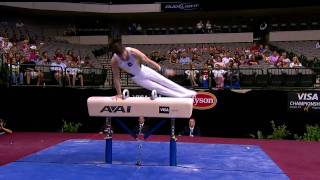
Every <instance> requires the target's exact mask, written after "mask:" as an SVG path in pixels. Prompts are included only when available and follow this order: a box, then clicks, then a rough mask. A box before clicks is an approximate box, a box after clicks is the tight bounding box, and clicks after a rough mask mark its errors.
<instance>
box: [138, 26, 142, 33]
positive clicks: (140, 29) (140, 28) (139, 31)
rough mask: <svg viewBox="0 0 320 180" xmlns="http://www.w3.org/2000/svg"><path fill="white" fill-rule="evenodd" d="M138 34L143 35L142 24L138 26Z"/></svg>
mask: <svg viewBox="0 0 320 180" xmlns="http://www.w3.org/2000/svg"><path fill="white" fill-rule="evenodd" d="M137 34H142V27H141V25H140V24H138V25H137Z"/></svg>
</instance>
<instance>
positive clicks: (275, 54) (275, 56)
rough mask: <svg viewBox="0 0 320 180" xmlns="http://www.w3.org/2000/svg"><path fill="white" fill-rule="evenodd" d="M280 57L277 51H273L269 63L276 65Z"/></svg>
mask: <svg viewBox="0 0 320 180" xmlns="http://www.w3.org/2000/svg"><path fill="white" fill-rule="evenodd" d="M278 59H279V55H278V52H277V51H273V53H272V55H271V56H270V58H269V63H271V64H274V65H276V62H277V61H278Z"/></svg>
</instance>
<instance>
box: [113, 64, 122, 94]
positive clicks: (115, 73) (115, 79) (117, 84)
mask: <svg viewBox="0 0 320 180" xmlns="http://www.w3.org/2000/svg"><path fill="white" fill-rule="evenodd" d="M111 68H112V74H113V84H114V87H115V88H116V91H117V96H121V85H120V76H119V74H120V71H119V66H118V62H117V61H116V60H115V59H114V58H112V59H111Z"/></svg>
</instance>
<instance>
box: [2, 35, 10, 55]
mask: <svg viewBox="0 0 320 180" xmlns="http://www.w3.org/2000/svg"><path fill="white" fill-rule="evenodd" d="M1 47H2V49H3V50H4V52H5V53H8V52H9V51H10V49H11V47H12V43H11V42H9V39H8V38H3V41H2V45H1Z"/></svg>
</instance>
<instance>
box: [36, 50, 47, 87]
mask: <svg viewBox="0 0 320 180" xmlns="http://www.w3.org/2000/svg"><path fill="white" fill-rule="evenodd" d="M49 66H50V59H49V56H48V52H47V51H44V52H43V53H42V58H41V60H40V61H38V62H37V66H36V71H37V73H38V81H37V86H39V85H40V84H41V85H42V84H43V80H44V73H45V72H50V67H49Z"/></svg>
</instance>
